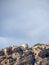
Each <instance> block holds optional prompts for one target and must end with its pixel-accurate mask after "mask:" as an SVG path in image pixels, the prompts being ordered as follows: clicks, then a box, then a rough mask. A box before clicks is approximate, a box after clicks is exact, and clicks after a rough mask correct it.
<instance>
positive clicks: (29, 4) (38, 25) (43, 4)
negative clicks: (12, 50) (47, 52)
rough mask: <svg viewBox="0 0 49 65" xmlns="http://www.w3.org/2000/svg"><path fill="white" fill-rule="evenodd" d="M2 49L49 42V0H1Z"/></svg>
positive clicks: (0, 39) (0, 41)
mask: <svg viewBox="0 0 49 65" xmlns="http://www.w3.org/2000/svg"><path fill="white" fill-rule="evenodd" d="M0 4H1V6H0V49H1V48H4V47H7V46H12V45H17V46H19V45H22V44H23V43H27V44H28V45H29V46H33V45H34V44H36V43H46V44H49V0H0Z"/></svg>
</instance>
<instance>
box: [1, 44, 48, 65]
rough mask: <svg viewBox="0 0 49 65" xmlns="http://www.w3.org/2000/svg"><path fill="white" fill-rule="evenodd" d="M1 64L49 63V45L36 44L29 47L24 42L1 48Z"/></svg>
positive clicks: (43, 64)
mask: <svg viewBox="0 0 49 65" xmlns="http://www.w3.org/2000/svg"><path fill="white" fill-rule="evenodd" d="M0 65H49V45H47V44H36V45H34V46H33V47H31V48H29V47H28V45H27V44H23V45H22V46H19V47H17V46H12V47H7V48H4V49H2V50H0Z"/></svg>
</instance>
